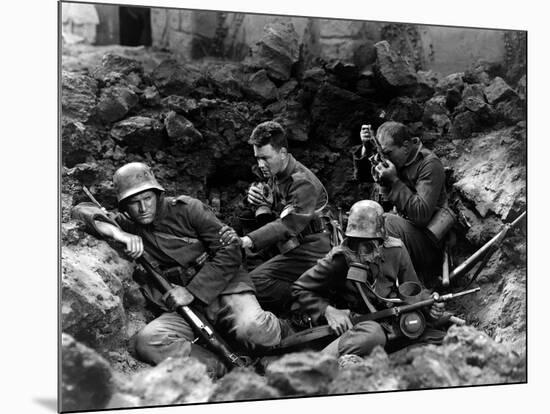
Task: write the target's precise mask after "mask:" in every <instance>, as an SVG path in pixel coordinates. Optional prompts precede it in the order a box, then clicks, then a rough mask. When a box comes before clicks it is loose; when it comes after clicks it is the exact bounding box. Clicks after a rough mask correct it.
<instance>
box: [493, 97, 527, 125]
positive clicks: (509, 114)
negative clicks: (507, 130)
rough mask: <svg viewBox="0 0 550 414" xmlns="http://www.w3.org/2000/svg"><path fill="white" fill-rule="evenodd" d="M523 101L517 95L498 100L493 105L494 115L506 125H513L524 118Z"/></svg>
mask: <svg viewBox="0 0 550 414" xmlns="http://www.w3.org/2000/svg"><path fill="white" fill-rule="evenodd" d="M524 102H525V101H522V100H521V99H520V98H519V97H514V98H511V99H509V100H505V101H502V102H499V103H498V104H497V105H496V107H495V112H496V116H497V117H498V119H499V120H501V121H503V122H504V123H505V124H506V125H515V124H517V123H518V122H520V121H523V120H525V118H526V108H525V105H524Z"/></svg>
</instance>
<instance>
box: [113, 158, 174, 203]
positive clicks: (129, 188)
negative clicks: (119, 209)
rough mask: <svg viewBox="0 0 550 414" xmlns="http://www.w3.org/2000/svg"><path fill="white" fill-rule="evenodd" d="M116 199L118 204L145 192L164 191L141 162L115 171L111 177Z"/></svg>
mask: <svg viewBox="0 0 550 414" xmlns="http://www.w3.org/2000/svg"><path fill="white" fill-rule="evenodd" d="M113 184H114V187H115V192H116V198H117V201H118V202H119V203H120V202H121V201H122V200H124V199H125V198H128V197H131V196H133V195H134V194H137V193H141V192H142V191H146V190H158V191H164V188H162V186H161V185H160V184H159V183H158V181H157V180H156V178H155V176H154V175H153V172H152V171H151V168H149V167H148V166H147V165H145V164H143V163H141V162H131V163H129V164H126V165H123V166H122V167H120V168H119V169H118V170H116V172H115V174H114V176H113Z"/></svg>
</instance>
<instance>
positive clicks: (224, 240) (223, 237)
mask: <svg viewBox="0 0 550 414" xmlns="http://www.w3.org/2000/svg"><path fill="white" fill-rule="evenodd" d="M218 233H219V234H220V243H221V244H223V245H224V246H227V245H228V244H231V243H237V244H239V245H240V244H241V238H240V237H239V235H238V234H237V232H236V231H235V230H234V229H233V228H232V227H229V226H227V225H225V226H223V227H222V228H221V229H220V231H219V232H218Z"/></svg>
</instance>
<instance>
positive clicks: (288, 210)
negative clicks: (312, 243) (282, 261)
mask: <svg viewBox="0 0 550 414" xmlns="http://www.w3.org/2000/svg"><path fill="white" fill-rule="evenodd" d="M321 191H323V189H322V188H316V187H315V186H314V185H313V183H311V182H310V181H308V180H305V179H302V178H298V179H295V180H294V181H293V183H292V185H291V186H290V189H289V193H288V196H287V197H288V200H287V204H286V206H285V208H284V209H283V211H282V212H281V215H280V217H278V218H277V219H275V220H274V221H272V222H269V223H267V224H266V225H264V226H262V227H260V228H259V229H257V230H254V231H253V232H251V233H249V234H247V236H248V237H249V238H250V239H251V240H252V243H253V247H254V249H255V250H261V249H263V248H264V247H268V246H271V245H273V244H275V243H277V242H279V241H283V240H288V239H289V238H291V237H294V236H297V235H298V234H299V233H300V232H302V231H303V230H304V228H305V227H306V226H307V225H308V224H309V223H310V221H311V220H312V219H313V218H314V217H315V209H316V207H317V200H318V198H319V196H320V193H321Z"/></svg>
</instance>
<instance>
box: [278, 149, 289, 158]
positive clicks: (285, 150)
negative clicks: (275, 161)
mask: <svg viewBox="0 0 550 414" xmlns="http://www.w3.org/2000/svg"><path fill="white" fill-rule="evenodd" d="M279 154H281V157H282V158H283V159H285V158H286V157H287V156H288V149H287V148H286V147H281V150H280V151H279Z"/></svg>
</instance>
